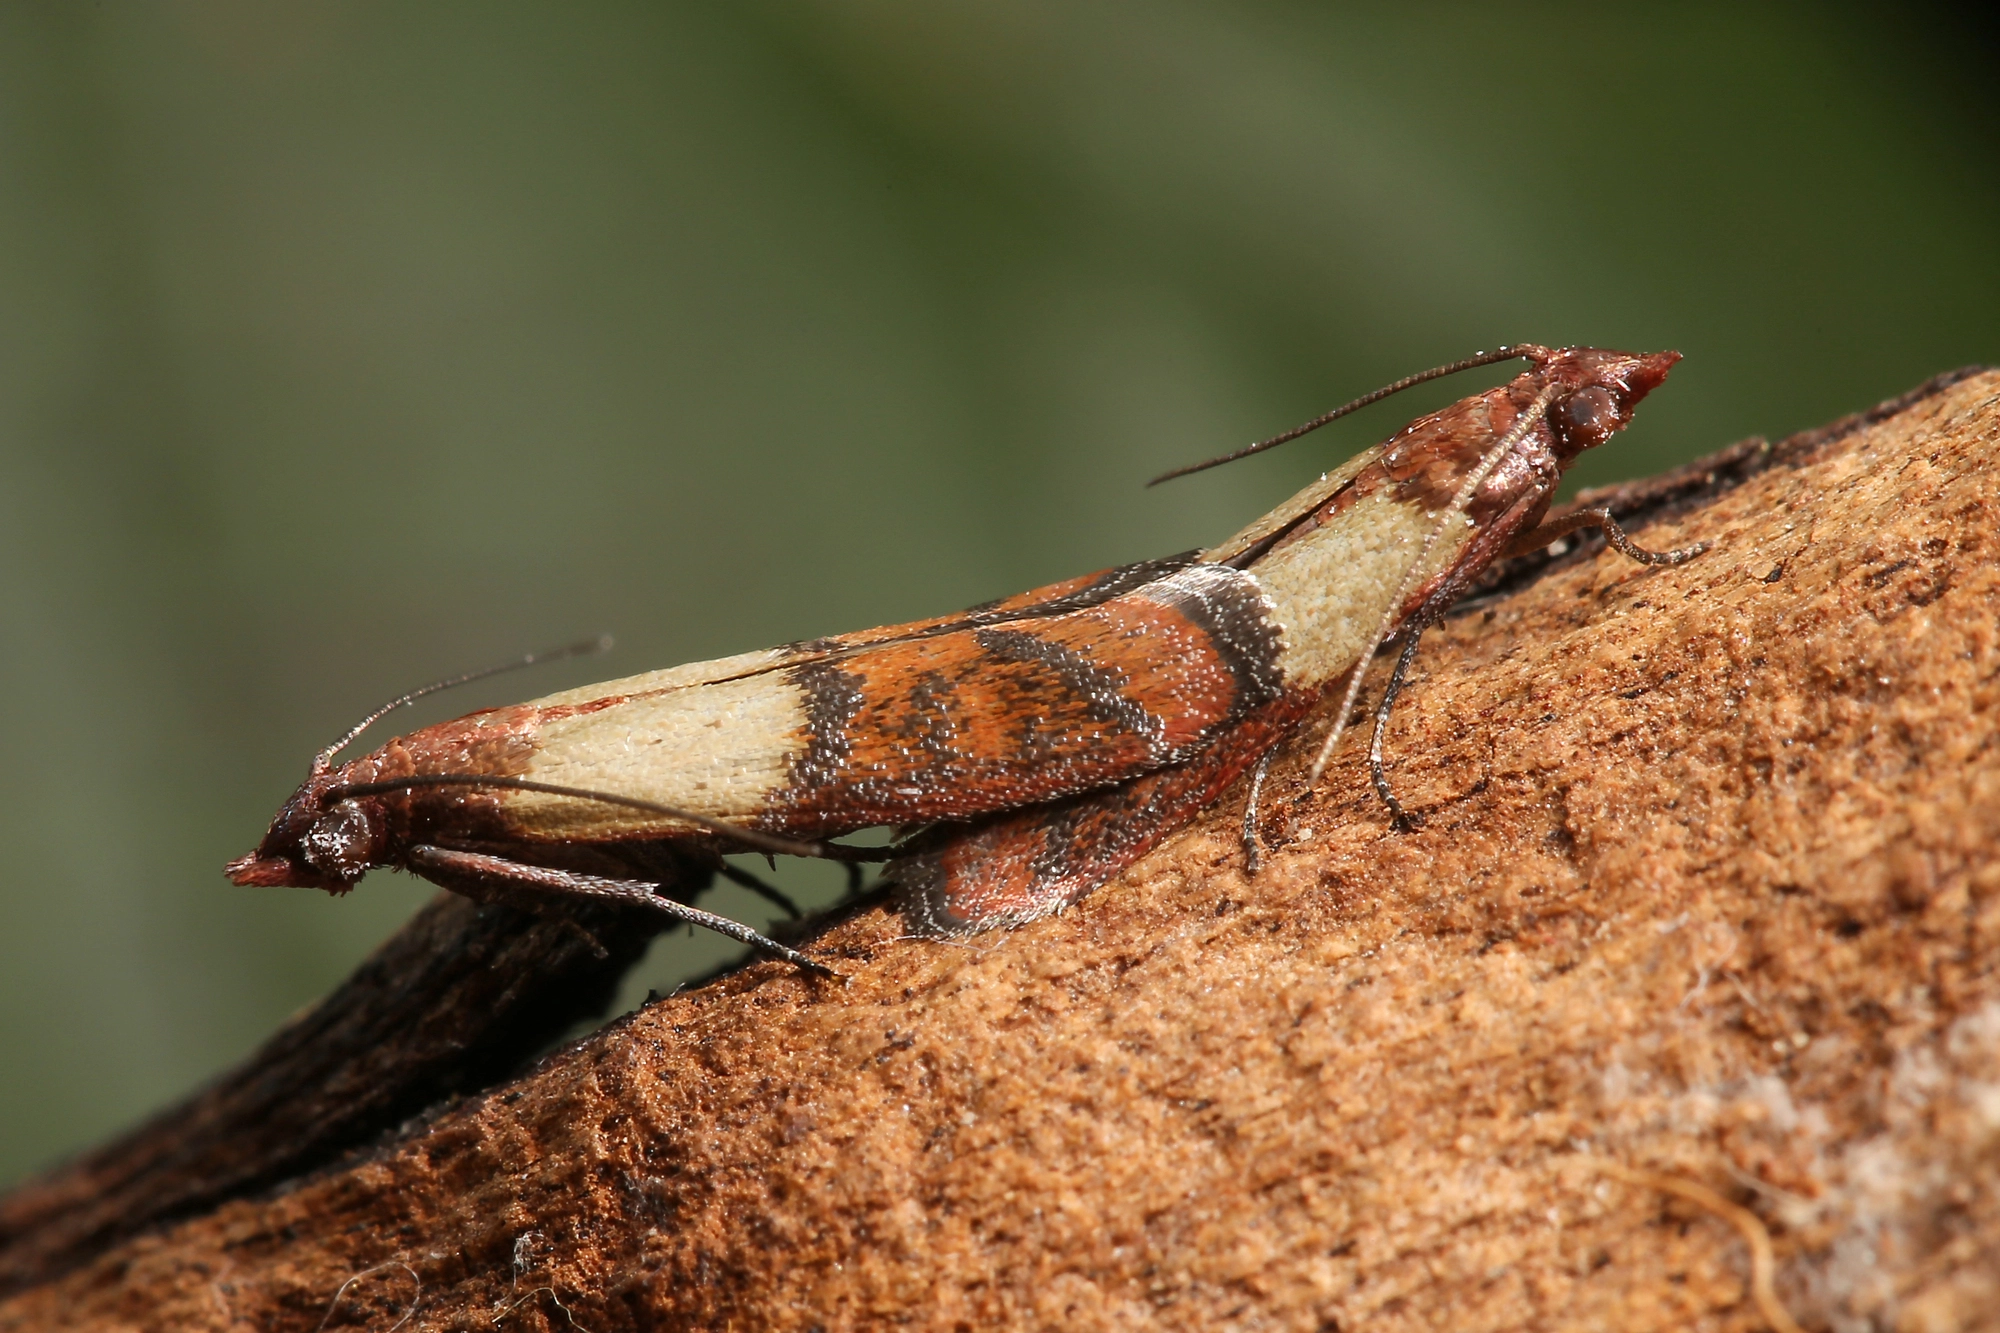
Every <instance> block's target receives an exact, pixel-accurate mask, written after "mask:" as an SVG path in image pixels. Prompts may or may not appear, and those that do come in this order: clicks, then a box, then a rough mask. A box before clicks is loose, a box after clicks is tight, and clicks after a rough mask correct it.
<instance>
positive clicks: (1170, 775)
mask: <svg viewBox="0 0 2000 1333" xmlns="http://www.w3.org/2000/svg"><path fill="white" fill-rule="evenodd" d="M1317 697H1318V694H1317V691H1306V690H1294V691H1287V692H1286V693H1285V694H1284V695H1282V696H1280V697H1279V698H1278V699H1276V700H1274V701H1272V702H1271V703H1268V704H1266V705H1264V706H1263V707H1262V708H1260V709H1258V710H1257V711H1256V712H1255V713H1253V714H1251V715H1250V716H1249V717H1247V718H1245V719H1243V721H1242V722H1241V723H1239V724H1238V725H1237V726H1236V727H1234V728H1232V729H1231V730H1230V731H1229V732H1228V733H1227V734H1225V735H1224V736H1222V737H1221V738H1219V739H1218V740H1217V741H1216V742H1215V744H1214V745H1212V746H1210V747H1209V748H1208V749H1207V750H1206V751H1204V752H1203V753H1201V754H1199V755H1197V756H1196V757H1195V758H1193V759H1192V760H1190V761H1188V762H1187V763H1185V764H1179V765H1176V766H1175V767H1172V768H1168V769H1164V770H1162V771H1160V772H1157V773H1151V774H1148V775H1147V776H1145V777H1141V778H1137V779H1134V780H1133V781H1130V782H1126V783H1123V784H1121V785H1119V786H1117V787H1113V788H1111V789H1110V790H1108V791H1100V792H1091V793H1089V794H1087V795H1083V796H1077V797H1072V798H1071V799H1069V800H1066V801H1059V802H1056V803H1054V804H1052V805H1045V806H1041V807H1038V808H1035V809H1029V810H1018V811H1009V812H1007V813H1005V814H1001V815H997V816H994V817H993V818H991V819H988V820H985V821H983V822H981V823H978V824H975V825H973V826H972V827H970V828H968V829H963V830H940V831H939V840H938V841H937V842H936V843H935V844H934V846H933V847H932V849H931V850H928V851H924V852H920V853H918V854H917V855H915V856H912V857H909V858H907V859H905V860H902V861H898V862H896V863H895V865H894V866H893V867H892V868H891V870H890V875H891V877H892V878H894V879H895V880H896V882H897V887H898V897H899V899H900V900H901V902H902V906H903V914H904V918H905V919H906V920H907V921H908V922H909V923H910V925H911V927H912V928H913V929H915V930H916V931H918V932H919V933H921V934H926V935H967V934H972V933H975V932H977V931H982V930H991V929H993V928H994V927H997V926H1013V925H1019V924H1021V923H1022V922H1024V921H1032V920H1034V919H1035V918H1036V917H1042V916H1047V915H1049V914H1050V913H1051V912H1056V911H1060V910H1061V909H1062V908H1064V907H1067V906H1068V905H1070V904H1071V903H1073V902H1076V901H1077V900H1078V899H1079V898H1082V897H1083V896H1084V895H1085V894H1087V893H1089V892H1090V891H1091V890H1092V889H1094V888H1096V887H1097V886H1098V885H1100V884H1102V883H1104V882H1105V881H1106V880H1108V879H1110V878H1111V877H1112V876H1114V875H1116V874H1118V872H1120V871H1121V870H1123V869H1125V867H1126V866H1129V865H1131V864H1132V862H1134V861H1136V860H1138V859H1139V858H1140V857H1141V856H1143V855H1145V854H1146V853H1147V852H1148V851H1150V850H1151V849H1152V848H1153V847H1155V846H1157V845H1158V844H1159V843H1160V841H1161V840H1162V839H1164V838H1167V837H1169V836H1171V835H1172V834H1173V833H1175V832H1176V831H1178V830H1179V829H1180V828H1181V827H1182V826H1184V825H1185V824H1186V823H1187V822H1188V821H1189V820H1190V819H1192V818H1194V816H1195V815H1197V814H1199V813H1200V812H1201V811H1202V810H1203V809H1204V808H1206V807H1207V806H1209V805H1210V804H1212V803H1213V802H1214V801H1215V800H1216V798H1218V797H1219V796H1221V795H1222V793H1223V791H1224V790H1225V789H1227V788H1228V786H1229V784H1230V783H1232V782H1234V781H1235V780H1236V779H1237V778H1238V777H1239V776H1240V775H1241V774H1242V773H1243V771H1244V770H1245V769H1247V768H1249V767H1250V765H1251V764H1253V763H1255V762H1256V761H1257V759H1258V757H1259V756H1261V755H1262V754H1263V753H1264V752H1265V751H1266V750H1268V749H1270V748H1271V746H1273V745H1275V744H1277V743H1278V741H1280V740H1282V739H1283V738H1284V737H1285V735H1286V734H1287V733H1288V732H1289V731H1290V730H1291V729H1292V728H1293V727H1294V726H1296V725H1297V724H1298V722H1299V720H1300V719H1301V718H1303V717H1304V716H1305V715H1306V713H1307V712H1308V711H1309V710H1310V708H1311V707H1312V703H1313V700H1314V699H1315V698H1317Z"/></svg>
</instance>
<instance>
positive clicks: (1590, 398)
mask: <svg viewBox="0 0 2000 1333" xmlns="http://www.w3.org/2000/svg"><path fill="white" fill-rule="evenodd" d="M1561 410H1562V418H1563V424H1564V425H1565V426H1567V427H1569V429H1570V431H1571V432H1572V433H1573V434H1575V435H1580V436H1583V437H1584V440H1585V442H1587V443H1588V444H1596V443H1597V442H1598V441H1600V440H1602V439H1603V438H1605V437H1606V436H1608V435H1610V434H1611V433H1612V432H1613V431H1615V430H1617V429H1618V400H1617V399H1616V398H1614V397H1612V394H1611V390H1609V389H1607V388H1605V387H1604V386H1603V385H1601V384H1593V385H1590V386H1589V387H1587V388H1583V389H1579V390H1577V391H1576V392H1575V393H1573V394H1571V395H1570V396H1569V401H1568V402H1566V403H1564V404H1563V405H1562V409H1561Z"/></svg>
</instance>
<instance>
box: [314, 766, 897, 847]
mask: <svg viewBox="0 0 2000 1333" xmlns="http://www.w3.org/2000/svg"><path fill="white" fill-rule="evenodd" d="M412 787H500V788H504V789H506V790H508V791H538V792H546V793H547V794H549V795H550V796H573V797H575V798H576V799H577V800H580V801H597V802H600V803H601V804H604V805H622V806H624V807H626V808H627V809H631V810H644V811H646V812H648V813H649V814H656V815H665V816H667V818H669V819H678V820H682V821H684V822H686V823H689V824H693V825H694V826H695V827H697V828H701V829H706V830H707V831H708V832H710V833H714V834H717V835H719V836H721V837H724V838H729V839H732V840H734V841H736V842H740V843H742V844H743V845H744V846H745V847H748V848H749V849H750V850H752V851H757V852H771V853H774V854H776V855H778V856H811V857H818V858H820V859H822V860H828V861H887V860H890V859H891V858H892V857H894V856H895V855H896V854H897V853H896V849H895V848H893V847H850V846H848V845H846V844H845V843H838V842H800V841H798V840H796V839H793V838H781V837H779V836H778V835H776V834H774V833H763V832H760V831H758V830H757V829H749V828H744V827H743V826H742V825H741V824H732V823H730V822H729V821H728V820H725V819H711V818H709V817H708V816H707V815H700V814H696V813H695V812H694V811H692V810H683V809H681V808H680V807H679V806H677V805H662V804H660V803H659V802H658V801H649V800H647V799H646V798H645V797H643V796H623V795H620V794H619V793H617V792H610V791H592V790H590V789H589V788H587V787H563V786H558V785H557V784H555V783H553V782H534V781H531V780H530V779H528V778H506V777H498V776H492V775H487V774H482V773H413V774H410V775H409V776H408V777H401V778H384V779H383V780H381V781H380V782H350V783H346V784H344V785H342V786H338V787H329V788H327V789H326V791H325V792H324V793H323V794H322V796H321V800H323V801H324V802H325V803H326V804H327V805H332V804H334V803H335V802H336V801H344V800H346V799H347V798H348V797H350V796H376V795H379V794H381V793H382V792H390V791H407V790H409V789H410V788H412Z"/></svg>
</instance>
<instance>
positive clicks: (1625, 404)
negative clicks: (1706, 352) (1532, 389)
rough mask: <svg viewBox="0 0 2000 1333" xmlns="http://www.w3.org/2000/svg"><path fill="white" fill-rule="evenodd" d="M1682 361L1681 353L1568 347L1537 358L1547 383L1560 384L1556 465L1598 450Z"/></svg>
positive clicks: (1555, 407)
mask: <svg viewBox="0 0 2000 1333" xmlns="http://www.w3.org/2000/svg"><path fill="white" fill-rule="evenodd" d="M1680 359H1681V354H1680V353H1679V352H1648V353H1643V354H1637V353H1632V352H1612V351H1606V350H1605V349H1603V348H1600V347H1565V348H1562V349H1561V350H1559V351H1554V352H1549V353H1546V354H1545V356H1544V357H1540V358H1535V360H1536V363H1537V366H1538V368H1539V369H1540V370H1541V372H1542V377H1543V379H1544V381H1545V382H1546V383H1549V384H1552V385H1555V386H1557V388H1558V397H1557V398H1556V401H1555V402H1554V404H1552V405H1551V407H1550V410H1549V428H1550V431H1551V433H1552V434H1553V435H1554V437H1555V455H1556V463H1557V465H1558V466H1560V467H1562V468H1565V469H1567V468H1568V467H1569V465H1570V464H1571V463H1573V462H1575V461H1576V456H1577V455H1578V454H1580V453H1582V452H1583V451H1584V450H1586V449H1594V448H1596V447H1597V446H1598V445H1600V444H1603V443H1604V442H1605V441H1606V440H1608V439H1610V438H1611V437H1612V436H1613V435H1616V434H1617V433H1618V432H1619V431H1621V430H1623V429H1625V427H1626V426H1627V425H1629V424H1631V421H1632V412H1633V409H1635V408H1636V407H1638V405H1639V400H1640V399H1641V398H1644V397H1645V396H1646V395H1647V394H1649V393H1651V392H1652V391H1653V390H1654V389H1656V388H1658V387H1659V386H1660V384H1661V383H1662V382H1664V381H1665V380H1666V378H1667V372H1668V371H1669V370H1671V369H1673V365H1674V362H1676V361H1678V360H1680Z"/></svg>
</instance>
